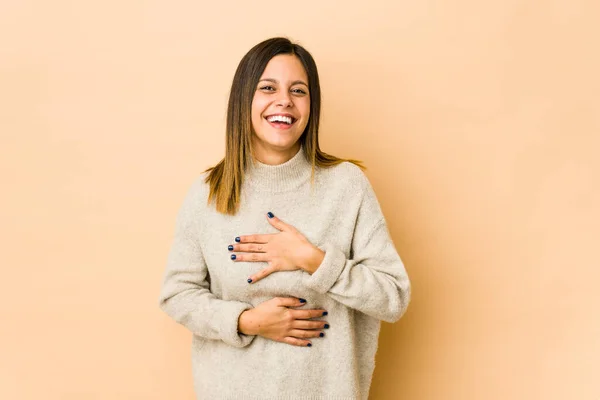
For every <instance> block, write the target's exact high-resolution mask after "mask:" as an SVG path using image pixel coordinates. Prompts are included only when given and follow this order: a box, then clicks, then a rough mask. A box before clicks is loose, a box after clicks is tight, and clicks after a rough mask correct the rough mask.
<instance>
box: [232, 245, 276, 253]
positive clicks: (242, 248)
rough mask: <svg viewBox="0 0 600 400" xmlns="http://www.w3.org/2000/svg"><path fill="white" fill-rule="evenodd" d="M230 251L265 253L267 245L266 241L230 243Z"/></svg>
mask: <svg viewBox="0 0 600 400" xmlns="http://www.w3.org/2000/svg"><path fill="white" fill-rule="evenodd" d="M229 249H230V250H229V251H238V252H241V253H243V252H246V253H265V252H266V251H267V245H266V244H264V243H259V244H254V243H253V244H234V245H230V247H229Z"/></svg>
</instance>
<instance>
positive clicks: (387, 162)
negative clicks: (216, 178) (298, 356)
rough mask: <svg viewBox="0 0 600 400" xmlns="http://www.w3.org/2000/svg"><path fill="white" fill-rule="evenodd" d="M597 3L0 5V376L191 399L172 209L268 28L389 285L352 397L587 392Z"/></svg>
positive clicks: (68, 390)
mask: <svg viewBox="0 0 600 400" xmlns="http://www.w3.org/2000/svg"><path fill="white" fill-rule="evenodd" d="M597 4H598V3H597V2H593V1H567V0H561V1H559V0H557V1H544V2H541V1H533V0H520V1H516V0H502V1H500V0H496V1H486V2H481V1H469V0H458V1H455V2H442V1H421V2H406V1H405V2H397V1H391V0H387V1H369V2H366V3H365V2H362V1H355V0H351V1H345V2H333V1H305V2H294V3H289V2H288V3H277V2H265V1H255V2H249V1H236V2H228V1H219V2H197V1H181V2H166V1H163V2H158V1H146V2H142V1H126V2H123V1H114V0H113V1H102V2H101V1H84V2H83V1H82V2H73V1H54V2H47V1H40V0H37V1H35V0H31V1H9V0H8V1H7V0H5V1H2V2H1V3H0V135H1V143H0V144H1V146H0V179H1V182H2V189H1V190H2V192H1V193H2V196H1V200H0V202H1V207H0V239H1V243H2V251H1V252H0V265H1V268H2V269H1V274H0V321H1V328H0V398H1V399H6V400H33V399H45V400H59V399H60V400H81V399H86V400H87V399H90V400H95V399H103V400H104V399H110V400H129V399H144V400H146V399H157V400H158V399H161V400H163V399H189V400H191V399H193V391H192V380H191V367H190V349H189V346H190V339H191V334H190V333H189V332H188V331H186V330H185V329H184V328H182V327H180V326H178V325H177V324H176V323H175V322H174V321H172V320H170V319H169V318H168V317H167V316H166V315H164V314H162V312H161V311H160V310H159V309H158V303H157V302H158V293H159V287H160V283H161V280H162V274H163V271H164V268H165V263H166V256H167V252H168V250H169V247H170V241H171V238H172V234H173V229H174V222H175V215H176V212H177V209H178V208H179V205H180V204H181V202H182V200H183V196H184V194H185V192H186V191H187V188H188V187H189V185H190V184H191V182H192V181H193V179H195V177H196V176H197V175H198V174H199V173H200V172H201V171H202V170H203V169H205V168H207V167H209V166H211V165H213V164H214V163H216V162H217V161H218V160H219V159H220V158H221V157H222V156H223V154H224V153H223V152H224V126H225V107H226V102H227V96H228V91H229V85H230V83H231V79H232V77H233V73H234V70H235V68H236V66H237V63H238V62H239V60H240V59H241V57H242V56H243V55H244V54H245V53H246V51H248V50H249V49H250V48H251V47H252V46H253V45H254V44H256V43H258V42H260V41H262V40H263V39H266V38H268V37H272V36H278V35H284V36H289V37H290V38H292V39H294V40H297V41H298V42H300V43H301V44H303V45H304V46H306V47H307V48H308V49H309V51H311V52H312V53H313V55H314V57H315V58H316V60H317V64H318V66H319V69H320V74H321V82H322V90H323V124H322V127H321V128H322V129H321V145H322V148H323V149H324V150H325V151H327V152H329V153H332V154H335V155H337V156H340V157H348V158H356V159H361V160H363V161H365V163H366V165H367V167H368V168H369V169H368V171H367V175H368V176H369V178H370V179H371V182H372V183H373V186H374V187H375V190H376V192H377V195H378V197H379V200H380V203H381V205H382V207H383V211H384V214H385V216H386V218H387V221H388V225H389V228H390V231H391V233H392V236H393V239H394V242H395V244H396V247H397V248H398V251H399V252H400V254H401V256H402V258H403V260H404V262H405V264H406V268H407V270H408V273H409V276H410V278H411V281H412V284H413V298H412V303H411V305H410V307H409V310H408V312H407V314H406V315H405V317H404V318H403V319H402V320H401V321H400V322H398V323H396V324H394V325H389V324H384V326H383V329H382V333H381V337H380V347H379V352H378V355H377V366H376V371H375V375H374V379H373V385H372V389H371V398H373V399H377V400H379V399H411V400H412V399H416V400H421V399H423V400H437V399H445V400H464V399H486V400H495V399H502V400H505V399H527V400H530V399H544V400H553V399H578V400H583V399H590V400H591V399H598V398H600V383H599V381H598V369H599V363H600V313H599V312H598V308H599V307H600V299H599V295H598V281H599V278H600V272H599V267H600V262H599V261H600V256H599V255H598V244H599V242H600V161H599V160H598V152H599V149H600V117H599V116H600V101H599V93H600V79H599V78H598V71H599V70H600V62H599V57H598V39H597V38H598V37H600V28H599V25H598V20H599V19H600V13H599V6H598V5H597ZM325 340H326V339H325ZM331 345H332V346H333V345H335V344H334V343H332V344H331ZM324 356H326V355H324Z"/></svg>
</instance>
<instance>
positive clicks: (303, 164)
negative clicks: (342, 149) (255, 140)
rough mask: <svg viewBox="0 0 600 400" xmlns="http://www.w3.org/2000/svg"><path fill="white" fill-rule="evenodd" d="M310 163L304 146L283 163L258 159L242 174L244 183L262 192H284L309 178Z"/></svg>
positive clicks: (298, 185)
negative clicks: (272, 163)
mask: <svg viewBox="0 0 600 400" xmlns="http://www.w3.org/2000/svg"><path fill="white" fill-rule="evenodd" d="M310 175H311V164H310V162H308V160H307V159H306V155H305V152H304V147H303V146H300V150H299V151H298V152H297V153H296V155H295V156H294V157H292V158H290V159H289V160H288V161H286V162H284V163H283V164H278V165H268V164H263V163H261V162H260V161H258V160H256V159H255V160H254V163H250V165H249V166H248V169H247V170H246V173H245V176H244V185H248V186H250V187H251V188H252V189H253V190H258V191H264V192H285V191H289V190H294V189H297V188H298V187H300V186H301V185H302V184H303V183H305V182H307V181H308V180H309V179H310Z"/></svg>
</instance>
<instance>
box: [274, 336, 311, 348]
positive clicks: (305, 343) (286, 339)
mask: <svg viewBox="0 0 600 400" xmlns="http://www.w3.org/2000/svg"><path fill="white" fill-rule="evenodd" d="M281 341H282V342H283V343H287V344H291V345H292V346H302V347H311V346H312V343H311V342H310V341H309V340H303V339H298V338H295V337H291V336H288V337H284V338H283V339H282V340H281Z"/></svg>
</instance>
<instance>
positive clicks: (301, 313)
mask: <svg viewBox="0 0 600 400" xmlns="http://www.w3.org/2000/svg"><path fill="white" fill-rule="evenodd" d="M291 311H292V313H293V314H292V316H293V317H294V318H296V319H311V318H316V317H323V316H325V315H327V311H325V310H291Z"/></svg>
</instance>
